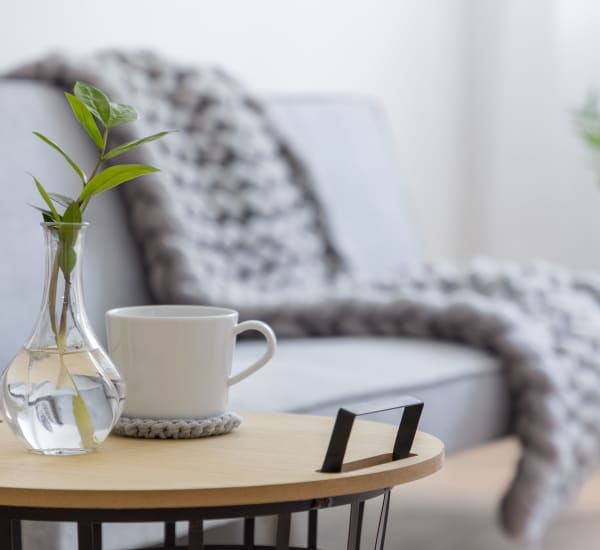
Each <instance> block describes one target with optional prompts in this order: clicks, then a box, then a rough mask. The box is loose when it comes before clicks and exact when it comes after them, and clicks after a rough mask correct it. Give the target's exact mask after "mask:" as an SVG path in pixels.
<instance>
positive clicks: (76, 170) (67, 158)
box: [33, 132, 86, 185]
mask: <svg viewBox="0 0 600 550" xmlns="http://www.w3.org/2000/svg"><path fill="white" fill-rule="evenodd" d="M33 135H34V136H37V137H38V138H40V139H41V140H42V141H43V142H44V143H47V144H48V145H50V147H52V148H53V149H55V150H56V151H58V152H59V153H60V154H61V155H62V156H63V158H64V159H65V160H66V161H67V162H68V163H69V164H70V165H71V168H73V170H75V172H77V175H78V176H79V179H80V180H81V182H82V183H83V184H84V185H85V182H86V177H85V174H84V173H83V170H82V169H81V168H79V166H77V164H75V162H73V159H71V157H70V156H69V155H67V153H65V152H64V151H63V149H62V148H61V147H59V146H58V145H57V144H56V143H54V142H53V141H52V140H51V139H50V138H47V137H46V136H45V135H44V134H40V133H39V132H33Z"/></svg>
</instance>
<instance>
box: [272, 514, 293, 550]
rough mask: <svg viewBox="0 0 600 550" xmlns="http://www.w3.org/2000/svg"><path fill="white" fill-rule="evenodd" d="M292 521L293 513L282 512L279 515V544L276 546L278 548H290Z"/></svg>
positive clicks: (282, 549)
mask: <svg viewBox="0 0 600 550" xmlns="http://www.w3.org/2000/svg"><path fill="white" fill-rule="evenodd" d="M291 523H292V514H280V515H279V516H278V517H277V542H276V544H277V545H276V547H275V549H276V550H289V548H290V528H291Z"/></svg>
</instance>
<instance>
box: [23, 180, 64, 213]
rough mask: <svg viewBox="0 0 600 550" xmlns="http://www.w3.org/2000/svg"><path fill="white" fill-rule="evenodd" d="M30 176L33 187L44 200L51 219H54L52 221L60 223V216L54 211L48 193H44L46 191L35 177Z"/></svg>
mask: <svg viewBox="0 0 600 550" xmlns="http://www.w3.org/2000/svg"><path fill="white" fill-rule="evenodd" d="M30 176H31V177H32V178H33V181H34V182H35V186H36V187H37V190H38V191H39V193H40V195H41V196H42V198H43V199H44V202H45V203H46V204H47V205H48V208H49V209H50V212H51V213H52V217H53V218H54V221H56V222H60V215H59V214H58V212H57V211H56V208H54V204H53V203H52V201H51V200H50V197H49V196H48V193H47V192H46V190H45V189H44V187H43V186H42V184H41V183H40V182H39V181H38V180H37V179H36V178H35V176H33V175H32V174H30Z"/></svg>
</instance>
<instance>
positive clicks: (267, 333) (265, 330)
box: [227, 321, 277, 386]
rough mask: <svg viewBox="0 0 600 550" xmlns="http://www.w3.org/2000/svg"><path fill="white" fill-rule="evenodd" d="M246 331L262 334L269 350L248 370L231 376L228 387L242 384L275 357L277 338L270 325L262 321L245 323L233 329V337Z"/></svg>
mask: <svg viewBox="0 0 600 550" xmlns="http://www.w3.org/2000/svg"><path fill="white" fill-rule="evenodd" d="M246 330H256V331H258V332H260V333H261V334H262V335H263V336H264V337H265V338H266V340H267V349H266V350H265V353H264V354H263V356H262V357H261V358H260V359H258V360H257V361H255V362H254V363H252V364H251V365H250V366H249V367H248V368H246V369H244V370H243V371H241V372H238V373H237V374H236V375H234V376H230V377H229V378H228V379H227V385H228V386H233V385H234V384H237V383H238V382H241V381H242V380H243V379H244V378H247V377H248V376H250V375H251V374H252V373H254V372H256V371H257V370H258V369H260V368H261V367H264V366H265V365H266V364H267V363H268V362H269V361H270V360H271V357H273V354H274V353H275V347H276V346H277V338H276V337H275V333H274V332H273V329H272V328H271V327H270V326H269V325H267V324H266V323H263V322H262V321H244V322H242V323H240V324H239V325H236V326H235V327H234V328H233V335H234V336H237V335H238V334H240V333H241V332H245V331H246Z"/></svg>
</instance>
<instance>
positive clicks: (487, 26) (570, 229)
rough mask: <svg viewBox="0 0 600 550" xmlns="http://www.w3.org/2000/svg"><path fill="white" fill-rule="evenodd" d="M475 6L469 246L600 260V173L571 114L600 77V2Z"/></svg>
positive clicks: (490, 0) (591, 262) (469, 51)
mask: <svg viewBox="0 0 600 550" xmlns="http://www.w3.org/2000/svg"><path fill="white" fill-rule="evenodd" d="M468 11H469V15H470V17H471V18H472V19H471V23H472V25H471V28H474V27H475V26H476V28H477V32H476V33H474V34H472V35H471V36H470V46H469V47H467V48H466V55H467V57H466V66H467V67H468V71H467V72H468V73H469V74H470V75H471V78H470V80H469V81H468V82H469V91H470V94H471V99H473V98H474V99H475V101H471V102H467V103H465V111H466V116H467V120H468V124H467V125H468V129H469V132H468V133H469V135H470V136H471V139H470V142H469V148H468V151H467V153H468V154H467V158H466V159H465V167H466V170H467V173H468V178H467V185H468V191H467V195H468V196H469V197H470V201H469V203H468V207H469V215H468V218H467V224H466V227H467V228H468V231H467V234H466V236H465V246H466V249H467V250H468V251H470V252H471V253H485V254H489V255H492V256H496V257H503V258H511V259H518V260H523V259H527V258H531V257H535V258H543V259H546V260H550V261H555V262H561V263H564V264H566V265H569V266H572V267H582V268H600V246H597V245H596V243H597V242H598V237H599V236H600V190H599V189H598V186H597V185H595V182H596V181H597V180H598V178H597V176H596V175H595V173H594V171H593V170H592V168H591V167H592V162H591V154H589V153H588V151H587V150H586V148H585V146H584V145H583V144H582V143H581V141H580V140H579V139H578V137H577V135H576V132H575V130H574V127H573V121H572V117H571V114H570V112H571V111H572V110H573V109H574V108H576V107H578V106H580V105H581V103H582V100H583V98H584V96H585V93H586V90H588V89H589V88H590V86H592V84H594V83H596V85H597V84H598V83H599V82H600V49H599V46H600V40H599V38H598V28H600V4H598V3H597V2H595V1H594V0H590V1H588V0H578V1H577V2H573V1H572V0H529V1H528V2H523V1H521V0H505V1H503V2H497V1H495V0H471V2H470V5H469V10H468ZM599 89H600V88H599Z"/></svg>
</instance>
